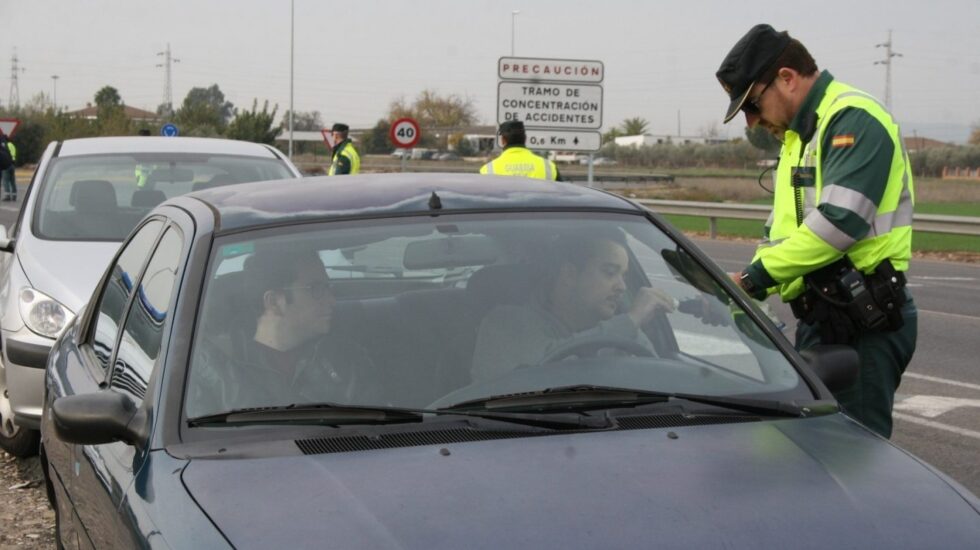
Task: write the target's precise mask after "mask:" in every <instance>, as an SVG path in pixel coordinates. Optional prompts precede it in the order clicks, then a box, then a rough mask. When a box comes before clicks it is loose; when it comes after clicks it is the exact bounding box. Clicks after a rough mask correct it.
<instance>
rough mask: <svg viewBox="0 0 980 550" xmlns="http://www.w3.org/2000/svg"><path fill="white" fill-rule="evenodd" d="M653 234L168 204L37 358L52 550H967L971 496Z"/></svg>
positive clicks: (658, 231)
mask: <svg viewBox="0 0 980 550" xmlns="http://www.w3.org/2000/svg"><path fill="white" fill-rule="evenodd" d="M856 370H857V356H856V354H855V353H854V352H853V351H852V350H849V349H847V348H833V347H826V348H822V349H818V350H816V351H814V352H811V353H809V354H808V355H807V356H806V357H805V358H804V357H801V356H800V355H798V354H797V353H796V352H795V351H793V350H792V348H791V346H790V345H789V343H788V342H787V341H786V339H785V338H784V337H783V336H782V335H781V334H780V333H779V332H778V330H777V329H776V328H775V327H774V326H773V325H772V323H771V322H770V321H769V319H768V318H767V317H766V316H765V315H764V314H763V313H762V312H761V311H760V310H759V309H758V308H757V307H756V306H755V305H753V304H752V303H751V301H750V300H748V299H747V298H746V297H745V296H744V295H742V294H741V293H740V291H738V290H737V289H736V288H735V287H734V286H733V285H732V284H731V283H730V281H729V280H728V279H727V277H726V276H725V274H724V273H723V272H721V271H720V270H719V269H718V268H717V267H715V266H714V265H713V264H711V263H710V262H709V261H708V260H707V259H706V258H705V256H704V255H703V254H702V253H701V252H699V251H698V250H697V249H696V248H695V247H694V246H693V245H692V244H691V243H690V242H689V241H688V240H686V239H685V238H684V237H683V236H681V235H680V234H679V233H678V232H677V231H676V230H674V229H673V228H671V227H670V226H669V225H667V224H666V223H665V222H663V220H662V219H660V218H659V217H657V216H656V215H655V214H652V213H651V212H649V211H647V210H645V209H644V208H642V207H639V206H637V205H635V204H633V203H631V202H629V201H627V200H625V199H623V198H621V197H617V196H615V195H611V194H607V193H603V192H599V191H594V190H591V189H586V188H582V187H579V186H575V185H569V184H561V183H544V182H540V181H534V180H525V179H521V178H493V177H483V176H469V175H431V174H412V175H409V174H402V175H374V176H367V175H365V176H352V177H348V178H341V179H339V180H338V179H334V178H329V179H327V178H310V179H304V180H302V181H295V180H294V181H283V182H265V183H258V184H243V185H238V186H230V187H226V188H220V189H214V190H209V191H205V192H200V193H194V194H191V195H187V196H183V197H179V198H175V199H171V200H169V201H168V202H166V203H164V204H162V205H160V206H158V207H157V208H156V209H155V210H154V211H153V212H152V213H151V214H150V215H149V216H148V217H147V218H146V219H145V220H144V221H143V222H142V223H141V224H140V225H139V226H138V227H137V228H136V230H135V231H134V232H133V233H132V234H131V236H130V237H129V239H128V240H127V241H126V242H125V243H124V245H123V246H122V248H121V249H120V252H119V253H118V254H117V256H116V257H115V259H114V260H113V262H112V265H111V266H109V267H108V269H107V270H106V273H105V275H104V277H103V279H102V281H101V282H100V284H99V285H98V288H97V290H96V292H95V294H94V295H93V297H92V299H91V301H90V303H89V305H88V306H87V307H86V308H84V310H83V312H82V313H80V314H79V315H78V316H77V318H76V319H75V320H74V321H73V323H72V324H71V325H70V326H69V327H68V329H67V330H66V331H65V333H64V334H63V336H62V337H61V338H60V339H59V340H58V342H57V344H56V346H55V348H54V349H53V350H52V352H51V355H50V357H49V363H48V369H47V376H46V395H45V402H44V414H43V421H42V441H41V453H42V459H43V461H44V463H45V465H46V467H45V471H46V473H47V480H48V493H49V496H50V498H51V500H52V503H53V504H54V506H55V509H56V510H57V526H58V527H57V528H58V533H57V536H58V539H59V540H60V541H61V543H62V544H63V545H64V546H65V547H81V548H139V547H153V548H228V547H234V548H282V549H285V548H399V549H400V548H424V549H431V548H511V547H519V548H532V547H533V548H662V547H663V548H721V547H724V548H841V547H847V548H852V547H863V548H939V547H941V548H975V547H976V546H977V544H978V541H980V504H978V501H977V498H976V497H974V496H973V495H971V494H970V493H969V492H968V491H966V490H965V489H964V488H962V487H961V486H959V485H958V484H957V483H955V482H954V481H952V480H950V479H949V478H948V477H946V476H944V475H943V474H941V473H939V472H937V471H936V470H934V469H933V468H931V467H930V466H928V465H926V464H924V463H923V462H921V461H920V460H918V459H916V458H915V457H912V456H910V455H909V454H908V453H906V452H905V451H903V450H901V449H899V448H897V447H895V446H894V445H892V444H890V443H889V442H888V441H886V440H884V439H882V438H880V437H878V436H876V435H875V434H873V433H872V432H870V431H869V430H868V429H866V428H865V427H863V426H861V425H860V424H858V423H857V422H855V421H854V420H852V419H850V418H848V417H847V416H846V415H845V414H843V413H842V412H841V411H840V410H839V408H838V406H837V404H836V402H835V401H834V399H833V397H832V395H831V389H834V388H840V387H845V386H847V385H848V384H850V383H852V382H853V380H854V376H855V374H856Z"/></svg>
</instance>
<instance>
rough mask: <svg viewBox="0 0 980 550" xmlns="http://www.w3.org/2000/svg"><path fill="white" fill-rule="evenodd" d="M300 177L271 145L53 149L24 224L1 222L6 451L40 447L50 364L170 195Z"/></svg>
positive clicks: (1, 402)
mask: <svg viewBox="0 0 980 550" xmlns="http://www.w3.org/2000/svg"><path fill="white" fill-rule="evenodd" d="M298 177H300V172H299V170H297V169H296V167H295V166H293V164H292V163H291V162H290V161H289V160H288V159H287V158H286V157H285V156H284V155H283V154H282V153H280V152H279V151H278V150H276V149H275V148H273V147H270V146H268V145H261V144H256V143H248V142H244V141H232V140H223V139H204V138H165V137H143V136H140V137H106V138H86V139H73V140H66V141H60V142H59V141H56V142H52V143H51V144H50V145H48V147H47V149H46V150H45V152H44V154H43V156H42V157H41V160H40V162H39V163H38V168H37V171H36V172H35V174H34V178H33V180H32V181H31V185H30V187H29V189H28V191H27V196H26V197H25V199H24V202H23V205H22V206H21V210H20V214H19V215H18V218H17V221H16V222H15V223H14V225H13V226H11V227H10V231H9V233H8V231H7V228H5V227H2V226H0V350H2V355H0V358H2V361H0V448H3V449H4V450H6V451H7V452H9V453H10V454H13V455H15V456H29V455H31V454H33V453H35V452H36V451H37V445H38V436H39V432H38V431H37V430H38V428H39V427H40V421H41V405H42V398H43V389H44V388H43V384H44V367H45V365H46V363H47V357H48V351H49V350H50V349H51V346H52V345H53V344H54V341H55V339H56V338H57V337H58V335H60V334H61V332H62V330H63V329H64V327H65V326H66V325H67V324H68V323H69V322H70V321H71V320H72V319H73V318H74V316H75V315H76V314H77V313H78V311H79V309H80V308H81V307H82V306H83V305H84V304H85V303H87V302H88V300H89V298H90V297H91V294H92V291H93V289H94V288H95V286H96V284H97V283H98V281H99V278H100V277H101V276H102V274H103V272H104V271H105V269H106V265H107V264H108V263H109V261H110V260H111V259H112V257H113V255H114V254H115V253H116V250H117V249H118V248H119V244H120V243H121V242H122V241H123V240H124V239H125V238H126V236H127V235H129V233H130V231H132V229H133V228H134V227H135V226H136V224H137V222H139V221H140V219H142V218H143V216H144V215H146V214H147V213H148V212H150V211H151V210H152V209H153V208H154V207H155V206H156V205H158V204H160V203H162V202H164V201H165V200H167V199H169V198H171V197H175V196H177V195H183V194H185V193H188V192H191V191H196V190H199V189H207V188H211V187H217V186H223V185H229V184H234V183H244V182H253V181H263V180H283V179H286V178H298Z"/></svg>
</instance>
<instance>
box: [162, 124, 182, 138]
mask: <svg viewBox="0 0 980 550" xmlns="http://www.w3.org/2000/svg"><path fill="white" fill-rule="evenodd" d="M160 135H161V136H163V137H177V136H178V135H180V131H179V130H177V125H176V124H174V123H172V122H168V123H166V124H164V125H163V126H162V127H161V128H160Z"/></svg>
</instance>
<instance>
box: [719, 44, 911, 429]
mask: <svg viewBox="0 0 980 550" xmlns="http://www.w3.org/2000/svg"><path fill="white" fill-rule="evenodd" d="M716 76H717V77H718V80H719V81H720V82H721V84H722V87H723V88H724V89H725V91H726V92H728V95H729V99H730V100H731V103H730V104H729V107H728V112H727V114H726V116H725V122H728V121H729V120H731V119H732V118H734V117H735V116H736V115H737V114H738V113H739V111H742V112H743V113H744V115H745V120H746V122H747V123H748V125H749V126H750V127H752V126H755V125H756V124H759V125H762V127H763V128H765V129H766V130H768V131H769V132H771V133H772V134H773V135H775V136H776V137H777V138H779V139H780V140H781V141H782V143H783V145H782V149H781V151H780V155H779V164H778V166H777V168H776V181H775V189H774V199H773V210H772V214H771V215H770V217H769V221H768V222H767V223H766V226H765V239H764V240H763V242H762V244H761V245H760V246H759V248H758V249H757V251H756V254H755V257H754V258H753V260H752V263H751V264H750V265H749V266H748V267H746V268H745V269H744V270H743V271H742V272H741V273H739V274H733V278H734V279H735V280H736V282H737V283H738V284H739V285H740V286H741V287H742V288H743V289H744V290H745V291H746V292H748V293H749V294H750V295H752V296H753V297H756V298H764V297H765V296H766V295H767V294H769V293H776V292H778V293H779V294H780V297H781V298H782V300H783V301H784V302H789V303H790V305H791V306H792V308H793V313H794V315H796V316H797V318H799V322H798V324H797V332H796V347H797V349H800V350H803V349H807V348H809V347H812V346H814V345H817V344H821V343H823V344H844V345H850V346H853V347H854V348H856V349H857V351H858V354H859V355H860V358H861V369H860V374H859V377H858V380H857V382H856V383H855V384H854V385H853V386H852V387H850V388H847V389H844V390H842V391H839V392H837V393H836V394H835V396H836V397H837V399H838V401H839V402H840V404H841V406H842V407H843V409H844V411H845V412H847V413H848V414H849V415H850V416H852V417H853V418H855V419H857V420H859V421H860V422H862V423H863V424H865V425H866V426H867V427H869V428H870V429H872V430H874V431H875V432H877V433H879V434H881V435H883V436H885V437H890V436H891V432H892V416H891V413H892V404H893V402H894V397H895V391H896V390H897V388H898V385H899V383H900V382H901V377H902V374H903V373H904V371H905V368H906V366H907V365H908V364H909V361H910V360H911V359H912V353H913V352H914V351H915V341H916V334H917V324H916V309H915V305H914V303H913V302H912V296H911V294H909V291H908V289H907V288H906V286H905V271H906V270H907V269H908V266H909V257H910V256H911V244H912V206H913V187H912V171H911V167H910V166H909V159H908V154H907V153H906V151H905V147H904V144H903V142H902V137H901V134H900V133H899V127H898V124H897V123H896V122H895V120H894V119H893V118H892V115H891V114H890V113H889V112H888V111H887V110H886V109H885V108H884V107H883V106H882V105H881V104H880V103H879V102H878V101H877V100H876V99H875V98H873V97H872V96H870V95H868V94H866V93H865V92H862V91H860V90H857V89H855V88H852V87H851V86H848V85H847V84H844V83H842V82H839V81H837V80H835V79H834V77H833V76H832V75H831V74H830V73H829V72H827V71H822V72H818V69H817V65H816V62H815V61H814V60H813V58H812V57H811V56H810V53H809V52H807V50H806V48H805V47H804V46H803V44H801V43H800V42H799V41H798V40H796V39H794V38H791V37H790V36H789V34H787V33H786V32H776V31H775V30H774V29H773V28H772V27H770V26H769V25H757V26H755V27H753V28H752V29H751V30H750V31H749V32H748V33H747V34H746V35H745V36H744V37H742V39H741V40H739V41H738V43H736V44H735V46H734V47H733V48H732V50H731V52H729V54H728V56H727V57H726V58H725V60H724V61H723V62H722V64H721V67H720V68H719V69H718V72H717V73H716Z"/></svg>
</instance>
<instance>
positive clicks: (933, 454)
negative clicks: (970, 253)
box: [696, 239, 980, 495]
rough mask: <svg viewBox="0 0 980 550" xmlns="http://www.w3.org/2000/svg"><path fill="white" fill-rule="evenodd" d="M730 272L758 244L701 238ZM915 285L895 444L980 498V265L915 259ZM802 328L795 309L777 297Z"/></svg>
mask: <svg viewBox="0 0 980 550" xmlns="http://www.w3.org/2000/svg"><path fill="white" fill-rule="evenodd" d="M696 242H697V244H698V245H699V246H700V247H701V248H702V249H703V250H704V251H705V253H707V254H708V256H710V257H711V258H712V259H713V260H714V261H715V262H716V263H718V265H720V266H721V267H722V268H723V269H725V270H726V271H740V270H741V269H742V268H743V267H744V266H745V265H746V264H747V263H748V261H749V260H750V259H751V258H752V252H753V251H754V249H755V246H754V245H752V244H746V243H741V242H732V241H721V240H715V241H712V240H708V239H698V240H696ZM908 276H909V287H910V289H911V291H912V295H913V298H914V300H915V303H916V306H917V308H918V310H919V336H918V342H917V344H916V351H915V355H914V356H913V358H912V363H911V364H910V365H909V367H908V370H906V372H905V376H904V377H903V379H902V385H901V387H899V393H898V395H897V396H896V402H895V412H894V416H895V430H894V434H893V435H892V441H894V442H895V443H897V444H898V445H899V446H901V447H902V448H904V449H906V450H908V451H910V452H911V453H912V454H914V455H915V456H917V457H919V458H921V459H923V460H925V461H926V462H928V463H930V464H932V465H933V466H935V467H937V468H938V469H939V470H941V471H943V472H944V473H946V474H948V475H949V476H951V477H952V478H953V479H955V480H956V481H958V482H960V483H962V484H963V485H964V486H966V487H967V488H969V489H970V490H971V491H972V492H973V493H974V494H978V495H980V368H978V367H980V264H966V263H957V262H942V261H933V260H926V259H913V261H912V263H911V265H910V267H909V273H908ZM770 304H771V305H772V306H773V308H774V309H775V310H776V311H777V313H778V314H779V317H780V318H781V319H782V320H783V321H785V322H786V323H787V328H786V331H785V334H786V335H787V337H788V338H790V340H792V339H793V330H794V327H795V323H794V319H793V314H792V313H791V312H790V310H789V307H787V306H786V305H784V304H782V303H781V302H779V300H778V298H775V297H772V298H770Z"/></svg>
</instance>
